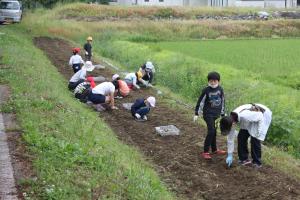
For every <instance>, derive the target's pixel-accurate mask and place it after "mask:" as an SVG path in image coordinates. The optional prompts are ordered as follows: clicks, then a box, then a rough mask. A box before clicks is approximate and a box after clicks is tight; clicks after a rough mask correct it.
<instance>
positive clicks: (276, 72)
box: [149, 39, 300, 90]
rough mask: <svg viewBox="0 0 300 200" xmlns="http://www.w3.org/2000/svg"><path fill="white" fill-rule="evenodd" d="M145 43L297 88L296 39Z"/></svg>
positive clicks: (299, 85) (298, 47)
mask: <svg viewBox="0 0 300 200" xmlns="http://www.w3.org/2000/svg"><path fill="white" fill-rule="evenodd" d="M149 45H150V46H152V47H153V48H154V49H166V50H169V51H175V52H179V53H183V54H185V55H187V56H192V57H195V58H200V59H202V60H206V61H208V62H210V63H214V64H221V65H230V66H232V67H234V68H236V69H242V70H245V71H249V72H250V73H255V74H257V75H258V76H260V80H264V79H265V80H268V81H270V82H273V83H275V84H281V85H284V86H290V87H292V88H295V89H299V90H300V79H299V76H300V71H299V66H300V57H299V55H298V52H299V51H300V39H264V40H254V39H252V40H207V41H185V42H160V43H152V44H151V43H150V44H149Z"/></svg>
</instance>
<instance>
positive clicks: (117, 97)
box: [115, 96, 123, 99]
mask: <svg viewBox="0 0 300 200" xmlns="http://www.w3.org/2000/svg"><path fill="white" fill-rule="evenodd" d="M115 99H123V97H122V96H115Z"/></svg>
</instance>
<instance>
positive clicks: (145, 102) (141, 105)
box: [131, 96, 156, 121]
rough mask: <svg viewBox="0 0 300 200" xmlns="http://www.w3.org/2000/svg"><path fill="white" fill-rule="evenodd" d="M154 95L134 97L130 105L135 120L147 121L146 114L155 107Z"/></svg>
mask: <svg viewBox="0 0 300 200" xmlns="http://www.w3.org/2000/svg"><path fill="white" fill-rule="evenodd" d="M155 102H156V100H155V97H152V96H150V97H148V98H147V99H144V98H140V99H136V100H135V102H134V104H133V105H132V106H131V114H132V116H133V117H134V119H135V120H137V121H147V120H148V118H147V114H148V113H149V112H150V110H151V108H154V107H155Z"/></svg>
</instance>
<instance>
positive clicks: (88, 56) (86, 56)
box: [84, 55, 92, 61]
mask: <svg viewBox="0 0 300 200" xmlns="http://www.w3.org/2000/svg"><path fill="white" fill-rule="evenodd" d="M84 57H85V61H91V60H92V55H85V56H84Z"/></svg>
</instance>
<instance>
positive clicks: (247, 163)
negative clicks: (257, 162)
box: [239, 159, 252, 166]
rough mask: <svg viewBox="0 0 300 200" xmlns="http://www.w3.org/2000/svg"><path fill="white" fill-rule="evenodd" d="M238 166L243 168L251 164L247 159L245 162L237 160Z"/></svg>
mask: <svg viewBox="0 0 300 200" xmlns="http://www.w3.org/2000/svg"><path fill="white" fill-rule="evenodd" d="M239 164H240V165H243V166H247V165H250V164H252V162H251V160H249V159H247V160H243V161H242V160H239Z"/></svg>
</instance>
